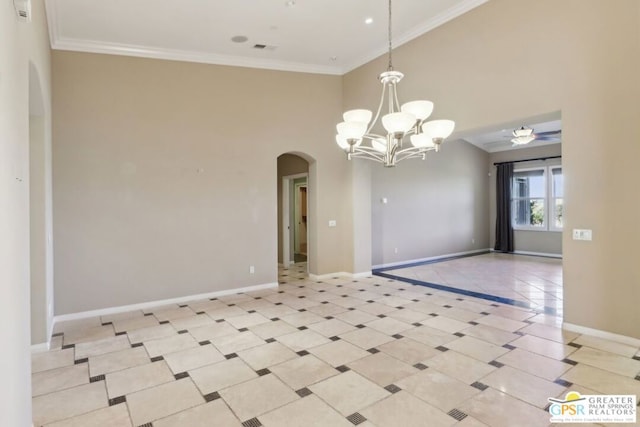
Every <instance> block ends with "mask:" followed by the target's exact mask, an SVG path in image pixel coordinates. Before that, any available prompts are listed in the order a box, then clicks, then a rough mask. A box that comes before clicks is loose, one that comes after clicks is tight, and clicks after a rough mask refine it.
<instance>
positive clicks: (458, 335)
mask: <svg viewBox="0 0 640 427" xmlns="http://www.w3.org/2000/svg"><path fill="white" fill-rule="evenodd" d="M453 335H455V336H457V337H460V338H462V337H464V334H463V333H462V332H456V333H455V334H453Z"/></svg>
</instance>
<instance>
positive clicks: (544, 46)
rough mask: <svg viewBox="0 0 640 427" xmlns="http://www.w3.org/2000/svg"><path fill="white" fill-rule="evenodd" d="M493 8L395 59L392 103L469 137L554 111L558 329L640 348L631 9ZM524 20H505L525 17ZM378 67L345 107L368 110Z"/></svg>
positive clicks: (543, 4) (512, 0)
mask: <svg viewBox="0 0 640 427" xmlns="http://www.w3.org/2000/svg"><path fill="white" fill-rule="evenodd" d="M587 3H588V4H585V2H584V1H581V0H565V1H561V2H558V1H552V0H540V1H535V2H531V1H525V0H492V1H490V2H487V3H485V4H484V5H482V6H480V7H478V8H476V9H474V10H473V11H471V12H468V13H466V14H465V15H463V16H461V17H459V18H457V19H455V20H453V21H451V22H449V23H447V24H445V25H443V26H441V27H439V28H437V29H436V30H434V31H432V32H430V33H428V34H426V35H425V36H423V37H420V38H418V39H416V40H414V41H412V42H409V43H407V44H406V45H404V46H402V47H400V48H398V49H396V50H395V52H394V65H395V67H396V69H398V70H400V71H402V72H404V73H405V74H406V77H405V79H404V80H403V81H402V83H401V87H400V97H401V98H402V99H407V97H408V96H409V94H412V95H414V96H416V97H417V96H419V95H421V96H427V97H429V98H430V99H431V100H433V101H434V102H435V105H436V110H435V112H434V117H435V118H452V119H455V120H456V122H457V129H458V130H460V131H469V130H473V129H479V128H485V127H487V126H490V125H494V124H496V123H504V122H511V121H516V120H518V119H522V118H527V117H534V116H537V115H540V114H546V113H551V112H555V111H561V113H562V128H563V143H562V156H563V171H564V176H565V194H566V197H565V206H566V229H568V230H570V229H573V228H589V229H592V230H593V241H591V242H584V241H573V240H571V234H570V233H563V242H562V243H563V257H564V259H563V265H564V285H565V288H564V291H565V304H564V315H565V321H566V322H569V323H572V324H577V325H582V326H585V327H590V328H596V329H600V330H605V331H609V332H614V333H619V334H624V335H627V336H632V337H636V338H640V326H639V325H640V310H638V301H640V266H639V265H638V262H637V254H638V251H637V247H636V246H637V242H638V241H639V240H640V229H639V228H638V227H637V212H638V211H639V210H640V199H639V198H637V197H630V195H632V194H636V193H637V188H636V187H637V183H638V181H639V179H640V175H639V172H638V169H637V167H636V166H635V164H634V163H635V162H637V159H638V158H639V157H640V144H638V141H639V140H640V129H639V128H638V126H637V118H638V117H640V103H638V99H640V79H638V75H640V33H639V32H640V25H639V24H640V2H637V1H635V0H620V1H616V2H614V3H612V2H611V1H606V0H590V1H588V2H587ZM523 13H525V15H526V19H524V20H523V19H514V17H515V16H522V14H523ZM384 69H385V64H384V58H380V59H378V60H376V61H373V62H372V63H370V64H368V65H366V66H363V67H361V68H359V69H357V70H354V71H353V72H351V73H349V74H348V75H346V76H345V79H344V91H345V99H346V100H348V101H347V105H348V106H349V107H351V106H355V105H375V103H376V99H375V98H376V97H377V93H378V90H377V87H376V84H375V83H374V82H375V80H374V76H376V75H377V74H378V73H379V72H380V71H383V70H384Z"/></svg>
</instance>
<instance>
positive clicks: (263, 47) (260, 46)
mask: <svg viewBox="0 0 640 427" xmlns="http://www.w3.org/2000/svg"><path fill="white" fill-rule="evenodd" d="M253 48H254V49H258V50H276V46H271V45H268V44H259V43H258V44H254V45H253Z"/></svg>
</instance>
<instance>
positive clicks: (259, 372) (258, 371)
mask: <svg viewBox="0 0 640 427" xmlns="http://www.w3.org/2000/svg"><path fill="white" fill-rule="evenodd" d="M270 373H271V371H270V370H268V369H267V368H264V369H259V370H257V371H256V374H258V375H259V376H261V377H263V376H265V375H268V374H270Z"/></svg>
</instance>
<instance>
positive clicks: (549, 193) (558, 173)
mask: <svg viewBox="0 0 640 427" xmlns="http://www.w3.org/2000/svg"><path fill="white" fill-rule="evenodd" d="M548 177H551V178H550V179H548ZM562 186H563V181H562V167H561V166H547V167H542V168H531V169H520V170H515V171H514V173H513V182H512V189H511V222H512V224H513V228H514V229H516V230H541V231H547V230H552V231H561V230H562V214H563V212H562V207H563V203H562V202H563V200H562V195H563V193H562Z"/></svg>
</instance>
